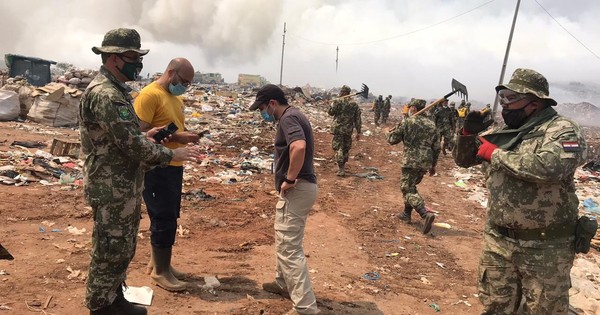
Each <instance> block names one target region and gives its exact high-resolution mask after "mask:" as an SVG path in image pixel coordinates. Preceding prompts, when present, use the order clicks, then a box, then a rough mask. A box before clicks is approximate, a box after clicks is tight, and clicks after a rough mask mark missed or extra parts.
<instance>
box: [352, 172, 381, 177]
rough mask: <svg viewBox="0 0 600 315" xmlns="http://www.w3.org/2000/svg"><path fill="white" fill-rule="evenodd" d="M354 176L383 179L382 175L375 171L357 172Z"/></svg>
mask: <svg viewBox="0 0 600 315" xmlns="http://www.w3.org/2000/svg"><path fill="white" fill-rule="evenodd" d="M354 176H356V177H360V178H366V179H383V176H381V175H379V174H377V173H376V172H368V173H357V174H354Z"/></svg>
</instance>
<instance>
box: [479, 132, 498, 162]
mask: <svg viewBox="0 0 600 315" xmlns="http://www.w3.org/2000/svg"><path fill="white" fill-rule="evenodd" d="M479 141H481V145H480V146H479V150H478V151H477V156H478V157H480V158H482V159H484V160H486V161H488V162H489V161H490V160H491V159H492V153H494V150H496V149H498V146H497V145H495V144H493V143H491V142H489V141H487V140H485V138H484V137H479Z"/></svg>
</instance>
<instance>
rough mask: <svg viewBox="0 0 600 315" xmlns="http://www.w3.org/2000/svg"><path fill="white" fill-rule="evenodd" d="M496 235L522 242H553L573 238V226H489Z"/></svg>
mask: <svg viewBox="0 0 600 315" xmlns="http://www.w3.org/2000/svg"><path fill="white" fill-rule="evenodd" d="M490 227H491V228H492V229H493V230H494V231H496V232H497V233H498V234H500V235H503V236H506V237H508V238H512V239H515V240H522V241H539V240H555V239H559V238H566V237H570V236H575V225H568V224H552V225H549V226H547V227H545V228H540V229H511V228H507V227H503V226H497V225H494V224H490Z"/></svg>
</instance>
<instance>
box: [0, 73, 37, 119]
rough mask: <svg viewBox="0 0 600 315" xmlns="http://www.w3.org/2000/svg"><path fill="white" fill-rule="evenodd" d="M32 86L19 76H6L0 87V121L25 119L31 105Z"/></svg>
mask: <svg viewBox="0 0 600 315" xmlns="http://www.w3.org/2000/svg"><path fill="white" fill-rule="evenodd" d="M31 92H33V87H32V86H31V84H29V82H27V79H25V78H24V77H21V76H17V77H14V78H8V79H7V80H6V84H5V85H3V86H1V87H0V121H8V120H15V119H17V118H21V119H25V117H27V113H28V112H29V109H30V108H31V106H32V105H33V97H32V96H31Z"/></svg>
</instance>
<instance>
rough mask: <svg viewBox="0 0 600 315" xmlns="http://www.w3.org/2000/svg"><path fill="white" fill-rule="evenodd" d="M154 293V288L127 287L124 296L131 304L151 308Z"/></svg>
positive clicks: (124, 289)
mask: <svg viewBox="0 0 600 315" xmlns="http://www.w3.org/2000/svg"><path fill="white" fill-rule="evenodd" d="M153 294H154V291H153V290H152V288H150V287H147V286H143V287H132V286H127V288H123V296H124V297H125V299H126V300H127V301H129V302H131V303H136V304H140V305H146V306H150V305H152V295H153Z"/></svg>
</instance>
